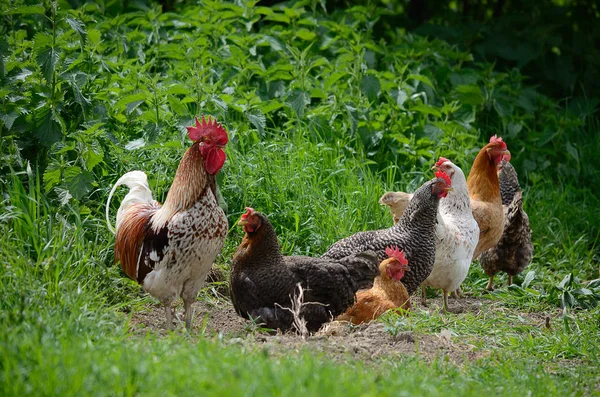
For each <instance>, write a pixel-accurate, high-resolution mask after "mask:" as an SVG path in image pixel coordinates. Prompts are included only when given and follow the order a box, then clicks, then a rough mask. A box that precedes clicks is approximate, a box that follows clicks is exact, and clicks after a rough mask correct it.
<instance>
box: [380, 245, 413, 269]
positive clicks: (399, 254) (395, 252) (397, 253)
mask: <svg viewBox="0 0 600 397" xmlns="http://www.w3.org/2000/svg"><path fill="white" fill-rule="evenodd" d="M385 254H386V255H387V256H389V257H390V258H394V259H396V260H397V261H398V262H400V264H401V265H408V260H407V259H406V256H404V250H399V249H398V246H395V247H394V248H392V247H387V248H386V249H385Z"/></svg>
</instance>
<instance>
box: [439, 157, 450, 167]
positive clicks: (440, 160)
mask: <svg viewBox="0 0 600 397" xmlns="http://www.w3.org/2000/svg"><path fill="white" fill-rule="evenodd" d="M446 161H450V160H448V159H447V158H445V157H440V159H439V160H438V161H437V163H435V166H436V167H439V166H441V165H442V164H444V163H445V162H446Z"/></svg>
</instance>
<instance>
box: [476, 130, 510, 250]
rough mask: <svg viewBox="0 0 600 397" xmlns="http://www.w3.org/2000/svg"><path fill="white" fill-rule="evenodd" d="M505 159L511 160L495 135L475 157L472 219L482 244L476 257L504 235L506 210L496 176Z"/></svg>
mask: <svg viewBox="0 0 600 397" xmlns="http://www.w3.org/2000/svg"><path fill="white" fill-rule="evenodd" d="M502 160H506V161H510V152H509V151H508V149H507V147H506V143H504V142H503V141H502V138H498V137H496V135H494V136H492V137H491V138H490V143H488V144H487V145H485V146H484V147H483V149H481V150H480V151H479V153H478V154H477V157H475V161H474V162H473V167H471V172H469V177H468V178H467V189H469V196H470V197H471V208H472V210H473V216H474V217H475V220H476V221H477V225H479V242H478V243H477V247H476V248H475V253H474V254H473V258H477V257H479V254H481V253H482V252H484V251H487V250H488V249H490V248H492V247H495V246H496V244H498V240H500V236H502V231H503V229H504V210H503V208H502V198H501V197H500V182H499V181H498V174H497V167H498V165H499V164H500V162H501V161H502Z"/></svg>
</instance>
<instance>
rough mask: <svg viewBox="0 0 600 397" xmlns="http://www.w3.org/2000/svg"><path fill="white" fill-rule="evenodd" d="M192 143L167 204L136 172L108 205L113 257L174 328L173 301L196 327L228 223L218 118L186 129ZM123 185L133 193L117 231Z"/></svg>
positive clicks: (121, 182) (127, 177) (223, 137)
mask: <svg viewBox="0 0 600 397" xmlns="http://www.w3.org/2000/svg"><path fill="white" fill-rule="evenodd" d="M187 129H188V136H189V138H190V139H191V140H192V141H193V144H192V146H191V147H190V148H189V149H188V150H187V151H186V152H185V154H184V155H183V158H182V159H181V162H180V163H179V167H178V168H177V172H176V174H175V179H174V180H173V184H172V185H171V188H170V189H169V193H168V194H167V198H166V200H165V203H164V205H162V206H161V205H160V204H159V203H158V202H157V201H155V200H154V199H153V198H152V192H151V191H150V188H149V187H148V182H147V178H146V174H144V173H143V172H141V171H132V172H128V173H127V174H125V175H123V176H122V177H121V178H120V179H119V180H118V181H117V183H116V184H115V186H113V188H112V190H111V192H110V194H109V196H108V201H107V203H106V207H107V208H106V220H107V222H108V226H109V229H110V230H111V231H113V233H116V235H117V237H116V241H115V259H116V260H117V261H120V262H121V267H122V269H123V271H124V272H125V273H126V274H127V275H128V276H129V277H131V278H132V279H134V280H137V281H138V282H139V283H140V284H141V285H142V286H143V287H144V290H146V291H147V292H148V293H149V294H150V295H152V296H154V297H155V298H157V299H158V300H160V302H161V303H162V304H163V305H164V306H165V313H166V317H167V327H168V328H172V326H173V314H174V313H173V309H172V307H171V305H172V303H173V301H174V300H175V299H177V298H178V297H181V298H182V299H183V303H184V309H185V325H186V327H187V328H188V329H190V328H191V324H192V310H191V305H192V303H193V302H194V301H195V300H196V296H197V294H198V291H199V290H200V287H201V286H202V284H203V283H204V279H205V278H206V275H207V273H208V272H209V270H210V268H211V266H212V264H213V261H214V260H215V258H216V257H217V255H218V254H219V252H221V248H222V247H223V243H224V242H225V236H226V235H227V230H228V225H227V218H226V217H225V213H224V212H223V210H222V209H221V208H220V207H219V204H218V203H217V197H216V180H215V176H216V174H217V173H218V172H219V170H220V169H221V167H222V166H223V164H224V163H225V152H224V151H223V147H224V146H225V145H226V144H227V141H228V136H227V132H226V131H225V129H223V127H222V126H221V125H220V124H217V122H216V120H211V119H210V118H209V119H208V121H207V120H206V119H205V118H204V116H202V123H200V122H199V121H198V119H197V118H196V125H195V126H193V127H187ZM120 185H127V186H128V187H129V189H130V190H129V192H128V193H127V195H126V196H125V198H124V199H123V201H122V202H121V206H120V208H119V211H118V213H117V223H116V232H115V230H113V229H112V226H111V225H110V219H109V205H110V201H111V198H112V196H113V194H114V192H115V190H116V188H117V187H118V186H120Z"/></svg>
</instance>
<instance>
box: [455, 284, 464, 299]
mask: <svg viewBox="0 0 600 397" xmlns="http://www.w3.org/2000/svg"><path fill="white" fill-rule="evenodd" d="M452 296H453V297H454V298H455V299H459V298H462V297H463V292H462V289H460V287H458V288H457V289H456V291H452Z"/></svg>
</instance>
